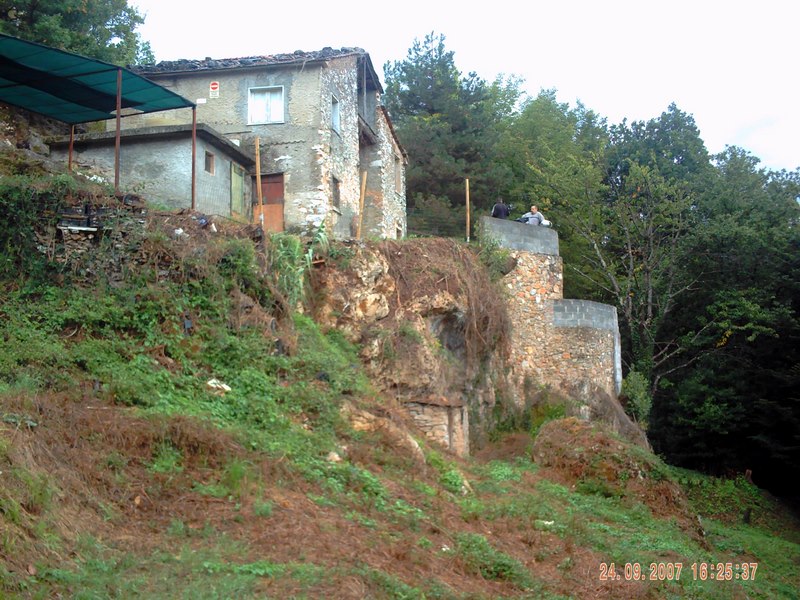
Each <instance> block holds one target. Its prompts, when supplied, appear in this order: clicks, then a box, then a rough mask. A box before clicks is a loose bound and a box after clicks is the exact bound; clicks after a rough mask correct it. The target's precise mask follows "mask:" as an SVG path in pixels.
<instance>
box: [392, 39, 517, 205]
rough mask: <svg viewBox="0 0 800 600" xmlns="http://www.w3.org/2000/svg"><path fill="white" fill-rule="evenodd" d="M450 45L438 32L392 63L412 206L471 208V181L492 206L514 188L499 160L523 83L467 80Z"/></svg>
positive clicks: (477, 200)
mask: <svg viewBox="0 0 800 600" xmlns="http://www.w3.org/2000/svg"><path fill="white" fill-rule="evenodd" d="M444 42H445V37H444V36H443V35H438V36H436V35H434V34H433V33H430V34H428V35H427V36H425V38H424V40H422V41H419V40H415V41H414V43H413V45H412V47H411V48H410V49H409V51H408V55H407V57H406V59H405V60H403V61H396V62H394V63H386V64H385V65H384V76H385V80H386V93H385V95H384V102H385V104H386V106H387V108H388V110H389V112H390V114H391V116H392V120H393V122H394V125H395V128H396V130H397V133H398V136H399V137H400V140H401V141H402V142H403V144H404V146H405V147H406V149H407V150H408V154H409V166H408V170H407V172H406V186H407V190H408V196H409V207H411V208H413V207H414V205H415V203H416V199H417V198H419V197H422V196H435V197H438V198H442V197H444V198H447V199H448V200H449V202H450V205H451V206H460V205H463V204H464V180H465V179H466V178H469V179H470V191H471V200H472V202H473V204H474V205H475V206H477V207H483V208H488V207H490V206H491V205H492V204H494V201H495V197H496V195H497V194H498V193H503V188H504V186H505V185H506V180H507V176H508V172H507V170H506V169H505V166H504V165H503V163H502V162H500V161H497V160H495V157H496V154H497V146H498V142H499V140H500V139H501V137H502V135H503V131H504V129H505V128H506V127H508V124H509V118H510V116H511V115H512V114H513V113H514V110H515V108H516V105H517V101H518V99H519V97H520V94H521V92H520V91H519V85H520V81H519V80H518V79H516V78H513V77H511V78H508V79H505V78H502V77H501V78H498V79H497V80H496V81H495V82H494V83H492V84H488V83H487V82H486V81H484V80H483V79H481V78H480V77H478V76H477V75H476V74H475V73H469V74H468V75H466V76H462V74H461V73H460V71H459V70H458V69H457V68H456V66H455V62H454V58H453V52H452V51H449V50H447V49H446V48H445V43H444Z"/></svg>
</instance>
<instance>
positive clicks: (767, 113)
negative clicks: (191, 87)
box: [129, 0, 800, 170]
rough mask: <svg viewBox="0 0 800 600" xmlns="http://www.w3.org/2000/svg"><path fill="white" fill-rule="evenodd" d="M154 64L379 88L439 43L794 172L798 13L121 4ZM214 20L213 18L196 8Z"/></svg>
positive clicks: (785, 6) (611, 112) (587, 2)
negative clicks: (331, 55) (137, 20)
mask: <svg viewBox="0 0 800 600" xmlns="http://www.w3.org/2000/svg"><path fill="white" fill-rule="evenodd" d="M129 4H131V5H133V6H137V7H139V9H140V11H141V12H142V13H143V14H145V15H146V21H145V25H144V26H143V27H141V28H140V29H139V31H140V33H141V34H142V37H143V39H145V40H147V41H149V42H150V43H151V45H152V48H153V52H154V53H155V55H156V60H176V59H180V58H187V59H197V58H205V57H211V58H234V57H242V56H255V55H262V54H275V53H281V52H293V51H294V50H306V51H311V50H319V49H321V48H323V47H325V46H331V47H333V48H341V47H352V46H357V47H360V48H363V49H364V50H366V51H367V52H369V54H370V56H371V58H372V62H373V64H374V65H375V69H376V70H377V71H378V74H379V75H380V76H381V79H383V65H384V63H385V62H387V61H396V60H403V59H404V58H405V57H406V55H407V53H408V49H409V48H410V47H411V44H412V43H413V41H414V39H415V38H416V39H420V40H421V39H423V38H424V36H425V35H426V34H427V33H431V32H434V33H436V34H437V35H438V34H443V35H444V36H445V37H446V40H445V45H446V47H447V49H448V50H452V51H453V52H455V62H456V66H457V67H458V69H459V70H460V71H462V72H463V73H467V72H469V71H475V72H477V73H478V75H480V76H481V77H483V78H484V79H488V80H493V79H494V78H495V76H496V75H498V74H500V73H505V74H514V75H519V76H521V77H522V78H524V80H525V84H524V89H525V91H526V92H527V93H529V94H531V95H536V94H537V93H538V92H539V91H540V90H541V89H550V88H555V89H556V90H558V99H559V101H561V102H567V103H569V105H570V106H575V104H576V101H578V100H580V101H581V102H583V104H584V105H585V106H586V107H587V108H590V109H592V110H594V111H595V112H597V113H599V114H600V115H602V116H604V117H606V118H607V119H608V122H609V123H611V124H614V123H619V122H621V121H622V119H624V118H627V119H628V120H629V121H632V120H647V119H651V118H654V117H658V116H659V115H660V114H661V113H662V112H663V111H665V110H666V109H667V107H668V106H669V104H670V103H671V102H675V103H676V104H677V106H678V108H680V109H681V110H683V111H684V112H687V113H689V114H691V115H693V116H694V119H695V122H696V123H697V126H698V128H699V129H700V135H701V137H702V138H703V140H704V141H705V143H706V147H707V148H708V150H709V151H710V152H712V153H716V152H720V151H722V150H723V149H724V148H725V146H726V145H736V146H740V147H742V148H745V149H746V150H748V151H749V152H751V153H752V154H753V155H755V156H757V157H758V158H760V159H761V161H762V163H761V165H762V166H764V167H767V168H770V169H787V170H794V169H797V168H800V113H799V112H798V104H800V103H799V102H798V92H800V79H799V77H800V75H799V73H800V64H798V63H800V52H798V43H800V42H799V39H800V36H798V27H799V26H800V1H798V0H760V1H758V2H752V1H751V2H744V1H742V0H727V1H719V0H691V1H689V0H671V1H669V2H665V1H662V0H608V1H606V2H603V1H602V0H573V1H572V2H564V1H562V0H557V1H545V2H543V1H536V0H528V2H527V3H520V2H511V1H510V0H494V1H491V2H485V1H484V2H480V3H478V2H475V3H472V2H462V3H455V2H453V3H450V2H447V3H445V2H437V1H436V0H426V1H422V0H403V1H400V2H376V1H373V2H366V1H363V0H337V1H335V2H329V1H325V2H322V1H320V0H304V1H296V0H295V1H291V0H290V1H289V2H278V3H267V2H264V3H256V2H254V1H253V0H227V1H225V2H222V3H216V4H201V3H199V2H196V1H195V2H189V1H187V0H129ZM206 7H213V8H206Z"/></svg>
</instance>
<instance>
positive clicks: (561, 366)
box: [481, 217, 622, 402]
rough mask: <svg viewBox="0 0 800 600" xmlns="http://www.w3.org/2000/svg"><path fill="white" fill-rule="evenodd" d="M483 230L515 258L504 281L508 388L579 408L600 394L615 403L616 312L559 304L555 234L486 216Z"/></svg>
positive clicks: (618, 371) (567, 302) (560, 267)
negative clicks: (535, 389)
mask: <svg viewBox="0 0 800 600" xmlns="http://www.w3.org/2000/svg"><path fill="white" fill-rule="evenodd" d="M481 227H482V231H483V235H484V236H485V235H489V236H491V237H492V238H493V239H494V240H495V241H497V242H498V243H499V244H500V245H501V246H503V247H506V248H510V249H512V252H511V254H512V257H513V258H514V259H515V260H516V267H515V268H514V269H513V270H512V271H511V272H510V273H509V274H508V275H506V276H505V278H504V284H505V286H506V288H507V290H508V292H509V302H508V311H509V316H510V318H511V322H512V336H511V339H512V342H511V356H510V365H511V367H510V373H511V377H512V383H514V384H515V385H516V386H517V387H518V389H523V388H524V387H525V386H526V384H527V383H538V384H540V385H546V386H549V387H550V388H552V389H554V390H557V391H560V392H562V393H564V394H566V395H569V396H571V397H573V398H575V399H577V400H581V401H584V402H589V401H590V400H591V399H590V398H588V397H586V396H588V395H591V394H596V393H597V392H598V391H599V392H602V393H604V394H607V395H608V396H610V397H612V398H613V397H616V395H617V394H618V393H619V386H620V384H621V375H622V373H621V366H620V349H619V328H618V326H617V312H616V309H615V308H614V307H613V306H609V305H606V304H599V303H597V302H590V301H586V300H571V299H568V300H565V299H563V264H562V261H561V257H560V256H558V234H557V233H556V232H555V231H553V230H552V229H549V228H544V227H538V226H532V225H527V224H524V223H517V222H515V221H505V220H501V219H493V218H491V217H484V218H483V219H482V221H481ZM526 379H527V380H528V382H526ZM576 396H577V397H576Z"/></svg>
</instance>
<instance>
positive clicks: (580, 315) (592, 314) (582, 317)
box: [553, 299, 622, 394]
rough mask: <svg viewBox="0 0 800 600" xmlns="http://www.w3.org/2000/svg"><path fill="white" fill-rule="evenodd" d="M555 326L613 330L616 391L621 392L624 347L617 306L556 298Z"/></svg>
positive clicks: (554, 309)
mask: <svg viewBox="0 0 800 600" xmlns="http://www.w3.org/2000/svg"><path fill="white" fill-rule="evenodd" d="M553 326H554V327H562V328H567V327H576V328H577V327H584V328H589V329H595V330H608V331H610V332H611V335H612V336H613V340H612V346H613V347H612V352H613V365H614V372H613V377H614V393H615V394H619V393H620V391H621V390H622V348H621V341H620V337H619V320H618V317H617V308H616V307H615V306H611V305H610V304H601V303H599V302H592V301H591V300H573V299H566V300H554V301H553Z"/></svg>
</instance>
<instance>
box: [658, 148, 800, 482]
mask: <svg viewBox="0 0 800 600" xmlns="http://www.w3.org/2000/svg"><path fill="white" fill-rule="evenodd" d="M758 163H759V161H758V159H757V158H756V157H754V156H752V155H750V154H748V153H747V152H745V151H743V150H741V149H739V148H735V147H729V148H728V149H726V151H725V152H723V153H721V154H720V155H718V156H715V157H714V164H715V169H714V178H713V179H711V180H709V181H708V185H707V186H706V187H705V189H704V190H703V193H702V194H701V195H700V196H698V197H697V202H696V203H695V205H694V206H693V212H694V213H695V215H696V218H695V221H694V226H693V230H692V235H691V236H690V237H688V238H687V240H686V241H687V243H686V246H685V251H684V260H683V268H684V269H685V271H686V273H687V276H688V277H690V278H692V279H693V280H694V281H695V285H693V286H692V290H691V294H687V295H685V296H683V297H682V298H680V300H679V302H678V304H677V306H676V310H675V311H674V314H675V318H674V319H672V320H671V321H670V322H669V323H668V324H667V327H666V328H665V329H668V330H669V331H665V332H664V335H672V336H681V335H683V336H684V345H683V354H682V355H681V356H680V357H674V359H673V361H672V362H671V363H670V365H668V368H667V369H665V374H664V376H663V379H662V382H661V383H662V385H661V386H659V389H658V390H657V394H656V397H655V402H654V410H653V417H654V424H655V426H654V427H653V428H652V429H651V440H652V441H653V443H654V446H655V447H656V448H657V449H658V450H659V451H660V452H663V453H664V454H666V455H667V456H668V457H669V458H670V460H671V461H674V462H677V463H679V464H685V465H687V466H691V467H695V468H703V469H705V470H714V471H717V472H720V471H724V470H726V469H733V470H737V471H743V470H745V469H748V468H749V469H752V470H753V472H754V477H755V478H756V480H757V481H758V482H759V483H761V484H762V485H766V486H768V487H770V488H771V489H773V490H775V491H788V490H785V489H784V490H781V486H782V485H783V483H782V482H785V481H791V480H793V479H796V477H797V476H800V398H798V395H797V389H798V383H800V351H799V350H798V348H800V318H799V317H800V312H799V311H800V258H798V249H800V234H799V233H798V228H797V225H798V220H799V219H800V209H799V208H798V203H797V198H798V194H800V171H796V172H794V173H787V172H785V171H782V172H778V173H774V172H769V171H766V170H764V169H761V168H759V167H758ZM690 331H695V332H700V334H699V335H695V336H693V337H691V338H690V339H689V338H687V337H686V332H690Z"/></svg>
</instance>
